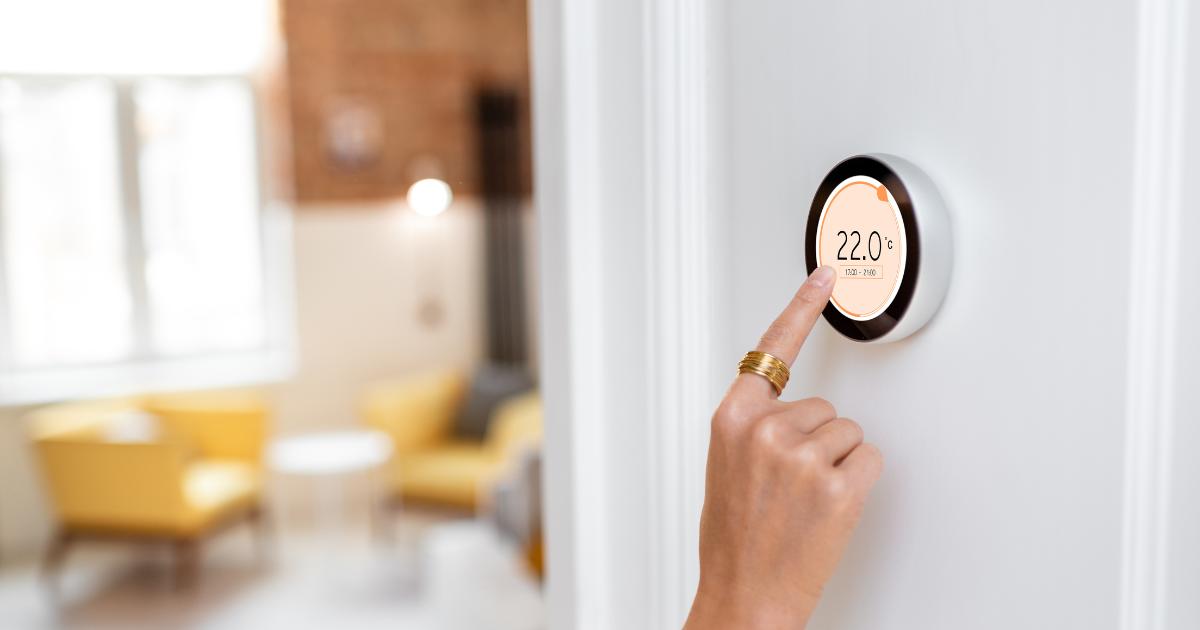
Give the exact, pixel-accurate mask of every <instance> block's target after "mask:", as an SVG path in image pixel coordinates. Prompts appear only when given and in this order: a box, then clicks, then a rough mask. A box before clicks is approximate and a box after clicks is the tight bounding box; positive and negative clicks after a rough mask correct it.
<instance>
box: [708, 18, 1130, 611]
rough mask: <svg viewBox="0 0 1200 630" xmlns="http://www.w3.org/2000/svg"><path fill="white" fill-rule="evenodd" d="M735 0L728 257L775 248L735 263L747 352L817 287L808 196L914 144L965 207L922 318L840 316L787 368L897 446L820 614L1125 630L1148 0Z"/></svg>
mask: <svg viewBox="0 0 1200 630" xmlns="http://www.w3.org/2000/svg"><path fill="white" fill-rule="evenodd" d="M729 12H730V23H729V25H730V30H729V38H730V39H729V41H730V46H731V53H732V56H731V59H730V63H731V66H732V67H733V68H735V69H736V71H735V72H733V73H732V75H731V81H732V84H731V89H730V95H731V96H730V103H731V111H730V119H729V124H730V129H731V137H732V138H733V142H732V152H731V154H730V163H731V164H732V165H733V170H732V173H731V176H732V180H731V181H732V185H731V193H732V198H733V199H735V200H737V204H736V210H735V214H734V215H733V220H732V222H731V225H732V226H733V233H732V235H731V236H730V238H729V240H728V246H730V247H731V248H732V250H733V251H734V252H738V251H754V252H756V254H755V255H754V256H753V257H740V258H735V259H734V268H733V271H734V274H735V276H736V277H738V278H741V279H743V280H742V281H741V282H738V283H736V284H735V285H733V286H732V287H730V293H729V297H730V300H731V301H732V302H733V303H735V304H739V305H743V308H740V309H739V310H738V311H736V312H735V313H734V319H733V329H732V330H731V331H729V333H728V334H727V336H725V338H724V341H725V342H726V343H727V344H729V346H728V347H729V351H730V355H733V354H734V353H735V351H736V350H735V349H741V350H744V349H746V348H749V347H750V346H751V345H753V342H754V340H755V339H756V338H757V335H759V334H761V332H762V330H764V329H765V327H766V325H767V324H768V323H769V322H770V318H771V317H772V316H773V315H774V313H775V311H776V310H777V309H778V308H779V307H780V306H781V305H782V303H783V302H784V301H785V300H786V298H787V296H789V295H790V293H791V292H792V291H793V290H794V288H795V287H796V286H797V285H798V283H799V282H800V280H801V279H802V277H803V274H804V264H803V254H804V248H803V246H802V237H801V235H802V234H803V233H804V224H805V220H806V218H807V213H808V207H809V203H810V202H811V199H812V194H813V191H814V190H815V189H816V186H817V184H818V182H819V181H820V179H821V177H822V176H823V175H824V173H825V172H826V171H827V170H828V169H829V168H830V167H832V166H833V165H834V164H835V163H836V162H837V161H838V160H840V159H841V158H843V157H846V156H847V155H851V154H854V153H862V152H874V151H879V152H886V153H895V154H898V155H901V156H905V157H908V158H909V159H910V160H912V161H913V162H915V163H916V164H918V165H920V166H922V167H923V168H924V169H925V170H926V171H927V172H928V174H929V175H930V176H931V177H932V178H933V180H934V181H935V182H936V184H937V185H938V186H939V188H940V189H941V192H942V194H943V196H944V197H945V199H946V202H947V204H948V206H949V208H950V210H951V215H952V221H953V236H954V245H955V248H956V249H955V261H954V269H953V275H952V280H951V287H950V290H949V292H948V295H947V298H946V301H945V303H944V304H943V306H942V309H941V311H940V312H939V313H938V315H937V316H936V317H935V319H934V320H933V321H932V322H931V323H930V324H929V326H928V327H927V328H926V329H925V330H923V331H920V332H919V333H918V334H917V335H915V336H914V337H912V338H910V339H908V340H905V341H902V342H899V343H894V344H890V345H885V346H871V345H863V344H858V343H855V342H852V341H848V340H845V339H843V338H841V337H839V336H838V335H836V334H835V333H833V332H832V331H831V329H830V328H829V327H828V326H825V325H823V324H822V325H821V326H819V327H818V330H817V334H816V335H814V337H813V338H811V339H810V343H809V344H808V347H806V348H805V351H804V353H803V354H802V357H801V359H800V361H799V362H798V364H797V366H796V369H795V370H794V376H793V379H792V385H791V387H790V388H789V391H788V394H789V395H791V396H793V397H803V396H811V395H820V396H823V397H826V398H828V399H829V400H831V401H832V402H833V403H834V404H835V405H836V406H837V408H838V410H839V412H840V413H841V414H843V415H846V416H848V417H851V418H855V419H857V420H858V421H859V422H860V423H861V424H862V425H863V427H864V428H865V430H866V434H867V436H868V438H869V439H870V440H872V441H874V442H875V443H877V444H878V445H879V446H880V448H881V449H882V451H883V452H884V454H885V458H886V461H887V470H886V473H885V475H884V477H883V479H882V481H881V482H880V484H879V486H878V487H877V488H876V490H875V493H874V496H873V498H872V501H871V503H870V504H869V506H868V508H867V512H866V515H865V517H864V519H863V522H862V526H861V529H860V531H859V532H858V533H857V535H856V537H855V540H854V543H853V545H852V546H851V548H850V552H849V554H848V556H847V557H846V559H845V562H844V565H843V566H842V567H841V569H840V570H839V572H838V574H837V576H836V578H835V579H834V581H833V582H832V583H831V584H830V585H829V587H828V590H827V592H826V596H825V598H824V601H823V602H822V604H821V607H820V610H819V611H818V615H817V616H816V618H815V620H814V622H813V624H812V627H813V628H814V629H817V628H842V629H846V630H851V629H858V628H862V629H868V628H884V627H886V628H897V629H907V628H913V629H916V628H922V629H929V630H932V629H934V628H946V629H951V628H973V629H976V630H982V629H985V628H997V629H1000V628H1017V627H1037V628H1110V627H1114V626H1115V623H1116V620H1117V619H1118V618H1119V607H1120V603H1121V598H1120V591H1119V587H1120V576H1121V562H1122V525H1123V516H1124V512H1123V487H1124V477H1123V472H1124V455H1125V402H1126V398H1125V396H1126V387H1125V386H1126V370H1127V365H1128V364H1127V359H1128V356H1129V355H1128V354H1127V348H1126V346H1125V343H1126V339H1127V334H1128V327H1127V318H1128V308H1127V305H1128V303H1129V301H1130V299H1131V294H1130V284H1129V282H1130V275H1129V274H1130V271H1129V263H1130V238H1129V234H1130V229H1131V218H1132V217H1131V214H1130V201H1131V199H1133V195H1134V174H1135V170H1134V149H1135V143H1134V133H1135V122H1136V117H1135V111H1134V104H1135V95H1136V93H1137V89H1138V87H1139V86H1138V77H1137V76H1136V73H1135V70H1136V61H1137V53H1138V45H1137V44H1138V42H1137V36H1138V31H1137V28H1136V21H1137V11H1136V3H1134V2H1118V3H1102V4H1096V3H1090V2H1050V3H1047V2H1044V1H1036V2H1035V1H1028V2H1022V1H1018V2H1004V3H993V2H962V1H961V0H954V1H948V2H891V3H881V2H865V1H848V2H838V3H817V4H797V3H786V2H773V1H754V0H750V1H747V2H739V3H737V4H736V6H734V7H731V8H730V9H729ZM1083 13H1086V14H1087V19H1086V20H1081V19H1078V18H1079V16H1080V15H1081V14H1083ZM1034 15H1036V16H1037V18H1036V19H1031V16H1034ZM763 269H780V270H785V271H783V272H782V273H763V272H762V270H763Z"/></svg>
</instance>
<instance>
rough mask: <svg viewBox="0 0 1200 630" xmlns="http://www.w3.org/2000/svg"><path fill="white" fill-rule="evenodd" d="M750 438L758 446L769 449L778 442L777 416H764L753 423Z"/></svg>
mask: <svg viewBox="0 0 1200 630" xmlns="http://www.w3.org/2000/svg"><path fill="white" fill-rule="evenodd" d="M750 439H751V441H752V442H753V443H754V445H755V446H756V447H758V448H765V449H771V448H774V447H775V445H776V444H777V443H778V442H779V418H777V417H776V416H766V417H764V418H763V419H761V420H759V421H758V422H757V423H755V424H754V428H753V429H752V430H751V433H750Z"/></svg>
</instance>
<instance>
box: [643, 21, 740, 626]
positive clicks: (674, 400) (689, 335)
mask: <svg viewBox="0 0 1200 630" xmlns="http://www.w3.org/2000/svg"><path fill="white" fill-rule="evenodd" d="M709 12H710V4H709V2H708V0H663V1H662V2H656V3H651V4H650V5H648V7H647V14H648V15H647V21H646V23H647V27H646V43H645V50H646V61H645V64H646V72H645V78H644V81H645V87H644V90H645V99H646V103H645V114H646V145H645V151H646V164H647V181H646V191H645V192H646V207H647V212H646V215H645V216H646V238H647V242H646V248H647V251H648V252H649V253H650V256H649V259H648V263H649V264H648V267H649V268H648V269H647V271H648V278H649V284H648V287H647V289H648V295H647V298H646V305H647V312H646V321H647V323H648V324H649V326H650V330H651V334H650V338H649V343H650V345H651V347H650V354H651V356H656V357H670V369H650V370H648V381H649V397H650V409H651V413H652V420H653V421H652V422H648V423H647V428H648V429H649V436H648V439H649V444H650V445H651V449H652V451H651V452H652V457H651V458H650V460H651V462H652V466H653V468H652V474H653V479H652V487H651V502H650V505H651V514H650V527H651V535H652V536H653V538H652V540H653V542H654V544H653V545H651V549H652V550H653V553H654V554H655V556H654V557H653V558H652V573H651V583H652V585H653V593H652V597H651V605H652V607H653V610H652V611H651V619H652V625H653V627H657V628H671V627H679V626H680V625H682V622H683V620H684V619H685V618H686V615H687V611H688V607H689V606H690V603H691V599H692V596H693V594H694V592H695V581H696V578H697V576H698V575H699V564H698V548H699V527H698V524H699V517H700V510H701V507H702V505H703V501H704V466H705V459H704V453H705V451H706V446H707V438H708V426H709V425H708V418H709V417H710V416H711V414H712V410H713V407H714V405H715V403H716V398H717V392H719V391H720V389H719V388H718V387H715V386H714V383H715V382H717V378H716V377H715V375H714V374H715V370H714V344H713V339H714V337H715V329H714V318H715V309H714V304H713V294H712V291H713V286H714V278H715V276H716V273H715V271H716V270H715V268H714V256H713V246H712V236H711V232H710V229H711V227H712V226H713V224H714V218H713V209H712V204H711V199H712V198H713V192H714V191H713V189H712V188H711V187H710V182H711V181H712V178H713V175H714V172H713V168H712V160H711V156H712V147H711V142H712V138H711V135H712V133H711V130H712V128H713V125H712V119H711V112H710V109H709V103H710V101H712V100H713V99H712V91H711V86H710V84H709V80H708V78H709V75H710V66H711V59H710V55H711V54H712V50H713V49H712V44H713V42H712V39H713V38H711V37H710V31H709V21H710V16H709ZM731 373H732V372H731Z"/></svg>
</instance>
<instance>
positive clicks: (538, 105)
mask: <svg viewBox="0 0 1200 630" xmlns="http://www.w3.org/2000/svg"><path fill="white" fill-rule="evenodd" d="M600 2H602V0H572V1H570V2H566V1H564V0H534V1H533V2H532V3H531V6H530V35H531V49H532V53H533V54H532V60H533V71H534V76H535V78H536V80H535V81H534V84H533V87H534V94H533V100H534V102H533V110H534V116H533V120H534V144H535V151H534V160H535V172H536V173H537V186H536V190H535V199H536V202H535V207H536V208H537V212H538V221H539V222H540V225H539V233H540V235H539V239H538V244H539V252H538V259H539V260H540V261H541V265H540V279H541V284H542V290H541V307H540V308H541V312H540V313H539V319H540V321H541V322H542V335H543V338H542V342H541V353H542V354H541V360H540V365H541V366H542V370H541V377H542V378H541V388H542V391H543V398H544V408H545V415H546V417H547V418H548V419H552V420H550V421H548V422H547V423H546V431H545V438H544V442H545V445H546V448H545V458H546V462H545V466H544V468H543V471H544V474H543V480H542V484H543V494H544V503H543V505H544V506H545V528H546V547H547V561H548V566H547V578H548V582H547V620H546V625H547V627H552V628H564V629H576V630H583V629H587V628H607V627H611V626H612V624H611V623H609V620H610V619H611V615H612V611H611V610H610V607H609V601H610V599H611V598H610V595H609V585H610V584H611V583H612V579H613V577H612V575H611V574H612V571H611V568H610V563H609V553H608V552H609V551H610V549H609V547H608V545H609V536H608V534H607V522H606V520H605V519H606V518H607V517H608V515H607V514H606V511H607V510H606V505H605V497H606V495H607V479H606V473H607V472H608V470H607V468H606V461H605V457H606V455H607V449H606V447H605V427H606V426H607V424H608V423H607V422H606V414H605V408H606V400H605V398H604V395H605V393H606V388H605V380H604V376H605V375H604V366H605V353H604V339H605V334H604V332H605V326H604V323H605V322H604V321H603V313H604V312H605V310H604V300H603V296H602V294H601V293H600V291H598V290H596V288H597V287H601V286H602V281H603V275H602V271H603V270H602V267H601V261H602V256H603V255H604V253H605V252H604V248H603V245H604V243H603V239H602V230H601V229H600V228H601V227H602V221H603V218H602V217H603V215H602V213H601V212H600V211H599V210H600V209H599V203H600V202H599V200H598V193H599V192H600V191H601V186H602V181H601V178H602V172H601V170H600V167H601V165H602V155H601V151H600V132H601V128H602V127H601V124H602V123H601V119H600V112H599V97H600V88H599V80H600V79H599V65H600V60H601V50H600V41H599V39H600V38H599V33H598V29H599V26H598V24H597V16H598V15H599V11H600V8H601V7H600V5H599V4H598V3H600Z"/></svg>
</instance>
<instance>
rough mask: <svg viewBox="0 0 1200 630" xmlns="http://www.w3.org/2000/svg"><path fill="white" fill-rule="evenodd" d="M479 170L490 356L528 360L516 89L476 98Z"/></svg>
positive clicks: (484, 93) (504, 361)
mask: <svg viewBox="0 0 1200 630" xmlns="http://www.w3.org/2000/svg"><path fill="white" fill-rule="evenodd" d="M476 111H477V120H478V124H479V174H480V186H481V188H480V189H481V192H482V197H483V207H484V217H485V219H484V221H485V228H484V229H485V248H486V251H485V256H484V265H485V278H486V280H487V289H486V290H487V300H486V303H487V313H486V315H487V317H486V320H487V339H488V358H489V359H490V360H491V361H492V362H494V363H499V364H502V365H521V364H524V363H526V360H527V356H526V354H527V352H528V350H527V349H528V347H529V346H528V331H527V330H526V318H525V304H526V300H525V255H524V242H523V241H524V234H523V231H524V226H523V222H522V217H521V148H520V129H519V122H518V121H519V117H518V102H517V96H516V93H515V92H513V91H512V90H503V89H485V90H483V91H481V92H480V93H479V95H478V99H477V110H476Z"/></svg>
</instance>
